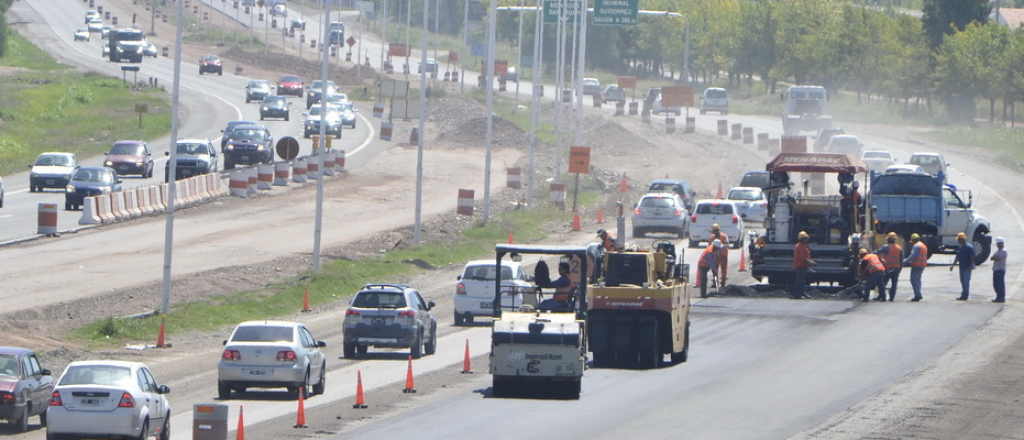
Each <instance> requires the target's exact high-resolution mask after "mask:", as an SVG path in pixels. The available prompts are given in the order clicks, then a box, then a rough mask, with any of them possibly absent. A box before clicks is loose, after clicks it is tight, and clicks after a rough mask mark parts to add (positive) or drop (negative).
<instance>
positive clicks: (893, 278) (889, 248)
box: [875, 232, 903, 301]
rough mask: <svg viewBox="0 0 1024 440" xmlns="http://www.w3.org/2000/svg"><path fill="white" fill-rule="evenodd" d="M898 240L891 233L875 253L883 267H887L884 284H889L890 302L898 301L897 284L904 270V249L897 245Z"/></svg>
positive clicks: (883, 278)
mask: <svg viewBox="0 0 1024 440" xmlns="http://www.w3.org/2000/svg"><path fill="white" fill-rule="evenodd" d="M897 238H898V237H897V235H896V233H895V232H890V233H889V235H888V236H887V237H886V239H885V241H886V243H885V245H883V246H882V247H880V248H878V251H876V252H875V253H876V254H878V258H879V259H881V260H882V265H883V266H885V275H883V276H882V284H883V285H885V284H889V301H894V300H895V299H896V283H897V282H898V281H899V279H900V272H902V269H903V248H902V247H900V245H899V244H896V239H897Z"/></svg>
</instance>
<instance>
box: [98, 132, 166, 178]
mask: <svg viewBox="0 0 1024 440" xmlns="http://www.w3.org/2000/svg"><path fill="white" fill-rule="evenodd" d="M103 165H104V166H106V167H110V168H113V169H115V170H117V174H118V175H119V176H126V175H137V176H141V177H143V178H147V177H153V168H154V162H153V152H152V151H150V149H149V145H148V144H146V143H145V142H143V141H117V142H114V145H113V146H112V147H110V151H108V152H107V158H106V159H105V160H104V161H103Z"/></svg>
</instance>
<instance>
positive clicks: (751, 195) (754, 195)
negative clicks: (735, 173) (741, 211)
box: [728, 189, 761, 200]
mask: <svg viewBox="0 0 1024 440" xmlns="http://www.w3.org/2000/svg"><path fill="white" fill-rule="evenodd" d="M728 198H730V199H733V200H760V199H761V191H759V190H756V189H731V190H729V197H728Z"/></svg>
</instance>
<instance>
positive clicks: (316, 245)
mask: <svg viewBox="0 0 1024 440" xmlns="http://www.w3.org/2000/svg"><path fill="white" fill-rule="evenodd" d="M326 8H327V13H326V14H324V27H323V38H324V39H323V40H321V43H323V42H325V41H327V38H328V35H329V34H330V32H331V24H330V21H331V4H330V2H327V6H326ZM322 46H323V50H322V52H323V56H322V57H321V58H320V77H321V80H322V81H323V83H322V87H321V93H326V91H327V80H328V79H330V76H329V75H328V74H329V72H330V70H329V67H330V64H331V60H330V59H329V58H328V51H329V50H331V45H330V44H323V45H322ZM325 103H326V101H321V105H320V148H318V149H317V151H315V152H314V153H316V162H317V173H318V176H317V179H316V221H315V222H314V226H313V273H314V274H318V273H320V236H321V231H322V230H323V223H324V156H325V155H327V105H326V104H325ZM339 130H341V129H340V128H339Z"/></svg>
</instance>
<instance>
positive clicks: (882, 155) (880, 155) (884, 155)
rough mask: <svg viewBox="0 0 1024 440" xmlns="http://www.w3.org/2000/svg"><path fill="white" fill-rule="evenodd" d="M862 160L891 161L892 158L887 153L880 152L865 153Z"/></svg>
mask: <svg viewBox="0 0 1024 440" xmlns="http://www.w3.org/2000/svg"><path fill="white" fill-rule="evenodd" d="M864 158H865V159H892V156H890V155H889V153H885V152H882V151H865V152H864Z"/></svg>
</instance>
